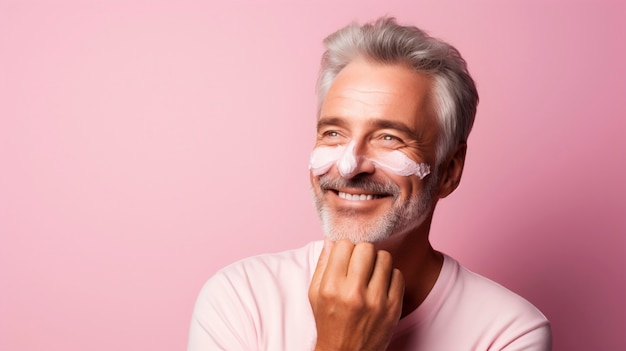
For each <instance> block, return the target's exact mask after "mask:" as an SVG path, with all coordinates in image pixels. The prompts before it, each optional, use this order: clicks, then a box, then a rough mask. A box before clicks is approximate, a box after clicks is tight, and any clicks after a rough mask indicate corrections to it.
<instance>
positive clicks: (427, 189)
mask: <svg viewBox="0 0 626 351" xmlns="http://www.w3.org/2000/svg"><path fill="white" fill-rule="evenodd" d="M437 178H438V177H437V169H436V168H435V170H434V172H433V173H431V174H430V175H429V176H428V177H427V179H426V181H425V183H426V184H425V186H424V189H422V191H421V193H420V194H418V195H416V196H414V197H412V198H410V199H408V200H407V201H405V202H404V203H400V199H399V195H400V188H399V187H398V186H397V185H396V184H395V183H392V182H390V181H387V182H385V183H381V182H378V181H374V180H372V179H371V178H363V179H359V180H354V179H343V178H337V179H332V178H330V177H328V176H327V175H323V176H321V177H320V180H319V185H320V187H321V189H322V191H323V190H325V189H328V188H341V187H352V188H357V189H364V190H370V191H373V192H379V193H388V194H392V196H393V205H392V207H391V209H389V210H388V211H387V212H386V213H385V214H384V215H382V216H380V217H378V218H377V219H375V220H374V221H373V222H371V223H358V224H357V225H355V224H354V223H355V222H354V221H349V220H348V221H347V220H343V219H345V218H350V217H354V218H355V219H356V218H358V216H359V214H358V213H356V212H355V211H350V210H349V211H341V212H332V211H331V210H330V209H328V207H327V206H325V205H324V203H323V199H322V198H321V196H318V195H317V193H316V192H315V191H313V197H314V200H315V207H316V208H317V212H318V215H319V216H320V219H321V220H322V230H323V231H324V235H325V236H326V237H327V238H328V239H330V240H333V241H337V240H341V239H348V240H350V241H351V242H353V243H355V244H356V243H359V242H372V243H376V242H380V241H384V240H386V239H388V238H389V237H391V236H392V235H398V234H403V233H404V232H405V231H406V230H407V229H408V227H409V226H413V227H417V226H419V225H421V224H422V223H423V222H424V220H425V219H426V217H427V216H428V214H429V213H430V211H431V210H432V207H433V205H434V202H433V200H434V198H435V195H436V191H437Z"/></svg>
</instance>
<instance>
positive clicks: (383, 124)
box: [369, 119, 417, 137]
mask: <svg viewBox="0 0 626 351" xmlns="http://www.w3.org/2000/svg"><path fill="white" fill-rule="evenodd" d="M369 124H370V125H371V126H374V127H377V128H380V129H395V130H399V131H401V132H403V133H405V134H408V135H410V136H412V137H417V132H416V131H414V130H413V129H411V128H409V126H407V125H406V124H404V123H402V122H395V121H390V120H387V119H372V120H370V121H369Z"/></svg>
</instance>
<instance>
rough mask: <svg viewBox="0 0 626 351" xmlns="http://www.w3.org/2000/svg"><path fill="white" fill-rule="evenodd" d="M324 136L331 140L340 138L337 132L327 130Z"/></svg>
mask: <svg viewBox="0 0 626 351" xmlns="http://www.w3.org/2000/svg"><path fill="white" fill-rule="evenodd" d="M322 136H324V137H329V138H336V137H338V136H339V133H338V132H337V131H335V130H327V131H325V132H324V133H322Z"/></svg>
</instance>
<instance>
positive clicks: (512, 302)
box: [444, 257, 551, 350]
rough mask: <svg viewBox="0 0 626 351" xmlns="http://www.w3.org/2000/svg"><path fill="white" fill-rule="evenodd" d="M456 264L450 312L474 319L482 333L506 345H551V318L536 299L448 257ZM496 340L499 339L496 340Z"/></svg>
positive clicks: (503, 345)
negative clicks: (540, 308)
mask: <svg viewBox="0 0 626 351" xmlns="http://www.w3.org/2000/svg"><path fill="white" fill-rule="evenodd" d="M446 260H449V262H448V263H449V264H450V265H452V269H453V271H454V274H452V278H453V279H452V284H451V289H450V294H449V297H448V299H447V303H446V304H447V305H448V306H446V307H444V309H446V308H447V309H448V313H451V314H455V315H456V316H457V317H459V318H460V319H461V320H465V321H471V325H472V326H473V328H476V329H480V330H477V332H479V334H481V335H484V336H488V337H487V339H488V340H490V342H492V343H494V342H495V343H496V344H499V346H500V348H498V349H506V347H508V345H513V344H515V345H516V347H517V346H519V345H521V344H525V343H528V344H532V345H534V344H536V345H539V346H541V347H536V348H530V349H533V350H535V349H537V350H539V349H540V350H544V349H549V344H550V343H551V335H550V334H551V333H550V324H549V322H548V319H547V318H546V317H545V316H544V315H543V313H541V311H539V309H537V308H536V307H535V306H534V305H533V304H532V303H530V302H529V301H528V300H526V299H525V298H523V297H521V296H520V295H518V294H516V293H514V292H513V291H511V290H509V289H507V288H505V287H504V286H502V285H501V284H498V283H496V282H494V281H493V280H491V279H488V278H486V277H484V276H482V275H479V274H477V273H474V272H472V271H470V270H469V269H467V268H465V267H463V266H462V265H460V264H459V263H458V262H457V261H456V260H454V259H452V258H450V257H446ZM494 340H495V341H494Z"/></svg>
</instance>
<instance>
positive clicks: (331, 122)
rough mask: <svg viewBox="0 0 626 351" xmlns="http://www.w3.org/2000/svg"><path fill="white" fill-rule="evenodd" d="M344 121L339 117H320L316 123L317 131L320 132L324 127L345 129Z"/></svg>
mask: <svg viewBox="0 0 626 351" xmlns="http://www.w3.org/2000/svg"><path fill="white" fill-rule="evenodd" d="M346 124H347V123H346V121H344V120H343V118H339V117H322V118H320V119H319V120H318V121H317V130H320V129H321V128H322V127H326V126H339V127H345V126H346Z"/></svg>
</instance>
